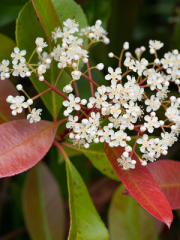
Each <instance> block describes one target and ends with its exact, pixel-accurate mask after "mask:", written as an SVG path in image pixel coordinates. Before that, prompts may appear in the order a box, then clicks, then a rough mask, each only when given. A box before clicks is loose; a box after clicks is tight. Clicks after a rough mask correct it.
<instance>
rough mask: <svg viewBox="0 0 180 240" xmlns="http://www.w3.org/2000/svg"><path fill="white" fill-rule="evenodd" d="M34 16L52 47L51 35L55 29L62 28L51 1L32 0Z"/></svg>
mask: <svg viewBox="0 0 180 240" xmlns="http://www.w3.org/2000/svg"><path fill="white" fill-rule="evenodd" d="M32 3H33V6H34V9H35V10H36V14H37V16H38V18H39V20H40V22H41V25H42V27H43V29H44V31H45V34H46V36H47V38H48V42H49V43H50V44H51V45H52V46H53V43H52V39H51V38H50V37H51V33H52V31H54V29H55V28H56V27H62V26H61V23H60V21H59V18H58V16H57V14H56V11H55V9H54V6H53V4H52V1H51V0H32Z"/></svg>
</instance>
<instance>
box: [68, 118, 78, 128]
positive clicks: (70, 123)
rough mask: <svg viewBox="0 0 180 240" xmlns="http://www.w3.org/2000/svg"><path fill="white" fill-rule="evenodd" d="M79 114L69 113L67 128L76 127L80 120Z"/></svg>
mask: <svg viewBox="0 0 180 240" xmlns="http://www.w3.org/2000/svg"><path fill="white" fill-rule="evenodd" d="M78 119H79V118H78V116H75V117H74V116H72V115H69V118H68V120H69V121H68V122H67V123H66V127H67V128H75V127H76V125H77V122H78Z"/></svg>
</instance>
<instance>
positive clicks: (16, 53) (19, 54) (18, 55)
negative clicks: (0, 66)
mask: <svg viewBox="0 0 180 240" xmlns="http://www.w3.org/2000/svg"><path fill="white" fill-rule="evenodd" d="M25 55H26V50H22V51H21V52H20V50H19V48H18V47H15V48H14V52H13V53H11V57H12V58H14V59H13V61H12V63H13V64H14V65H16V64H17V63H18V61H20V62H22V63H25V61H26V59H25V58H24V56H25Z"/></svg>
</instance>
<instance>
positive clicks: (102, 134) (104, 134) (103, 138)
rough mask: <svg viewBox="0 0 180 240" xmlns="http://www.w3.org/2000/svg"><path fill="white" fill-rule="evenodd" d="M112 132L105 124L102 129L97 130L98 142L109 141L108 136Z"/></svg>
mask: <svg viewBox="0 0 180 240" xmlns="http://www.w3.org/2000/svg"><path fill="white" fill-rule="evenodd" d="M113 133H114V131H113V130H110V129H109V128H108V127H107V126H104V127H103V130H99V131H98V135H99V136H100V142H107V143H109V142H110V140H111V138H110V136H111V135H112V134H113Z"/></svg>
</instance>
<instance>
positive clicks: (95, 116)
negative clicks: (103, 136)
mask: <svg viewBox="0 0 180 240" xmlns="http://www.w3.org/2000/svg"><path fill="white" fill-rule="evenodd" d="M100 116H101V115H100V113H95V112H91V116H90V117H89V122H90V123H91V124H92V125H95V126H99V123H100V121H99V119H100Z"/></svg>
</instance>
